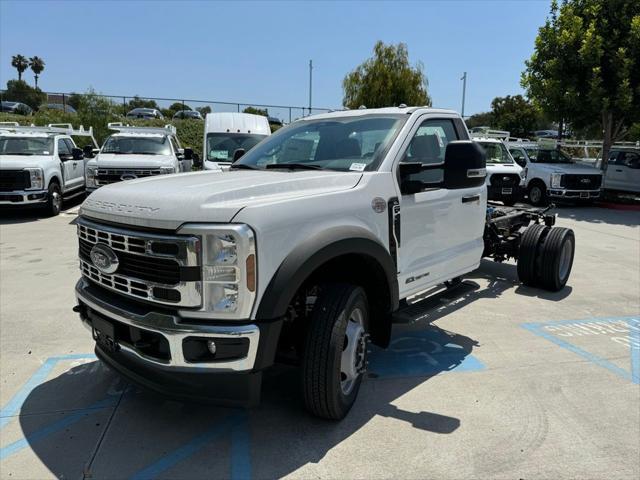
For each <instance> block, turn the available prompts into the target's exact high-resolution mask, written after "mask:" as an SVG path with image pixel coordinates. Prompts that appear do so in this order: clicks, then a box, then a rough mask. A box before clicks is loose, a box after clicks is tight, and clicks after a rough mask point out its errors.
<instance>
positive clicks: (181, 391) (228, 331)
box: [75, 278, 282, 406]
mask: <svg viewBox="0 0 640 480" xmlns="http://www.w3.org/2000/svg"><path fill="white" fill-rule="evenodd" d="M76 298H77V300H78V306H77V307H76V309H75V310H76V311H78V312H79V313H80V318H81V320H82V322H83V324H84V325H85V326H86V327H87V328H88V329H90V330H91V331H92V332H94V324H97V323H98V322H104V321H107V322H108V323H109V324H111V325H114V326H115V331H116V332H117V334H116V338H115V342H116V346H115V347H114V348H108V346H106V345H105V344H104V343H103V342H98V343H97V344H96V355H98V357H100V358H101V359H102V360H103V361H104V362H105V363H106V364H107V365H109V366H110V367H112V368H113V369H115V370H116V371H118V372H119V373H120V374H122V375H123V376H125V377H126V378H128V379H129V380H131V381H132V382H134V383H137V384H139V385H142V386H143V387H147V388H150V389H152V390H155V391H157V392H159V393H162V394H165V395H168V396H172V397H178V398H186V399H190V400H199V401H212V402H214V403H219V404H224V405H241V406H250V405H254V404H256V403H257V402H258V401H259V392H260V384H261V378H262V377H261V370H262V369H264V368H266V367H268V366H270V365H271V364H273V360H274V357H275V351H276V347H277V343H278V338H279V335H280V329H281V326H282V319H277V320H274V321H264V322H253V323H247V324H242V325H237V324H234V325H229V322H226V323H224V324H221V323H222V322H218V324H213V323H208V322H207V323H204V322H202V323H198V324H193V323H188V320H186V319H184V318H182V317H180V316H179V315H178V314H177V312H175V311H171V310H165V309H164V308H155V310H154V309H153V307H151V306H147V305H146V304H141V303H138V302H133V301H130V300H128V299H123V298H122V297H121V296H119V295H117V294H111V293H109V292H107V291H105V290H104V289H102V288H99V287H97V286H95V285H94V284H92V283H91V282H89V281H87V280H86V279H84V278H82V279H80V280H79V281H78V283H77V284H76ZM212 322H213V321H212ZM94 338H95V336H94ZM207 340H213V341H214V342H216V343H217V344H221V345H225V342H226V344H229V343H231V344H233V345H235V346H234V347H233V348H235V349H236V350H235V351H234V353H233V354H232V355H231V356H229V355H227V358H223V359H217V358H216V357H215V356H211V358H205V359H196V360H194V359H193V357H192V358H189V355H190V353H189V342H194V341H200V342H206V341H207ZM238 344H241V347H240V349H239V350H238V347H237V345H238ZM153 345H155V347H153Z"/></svg>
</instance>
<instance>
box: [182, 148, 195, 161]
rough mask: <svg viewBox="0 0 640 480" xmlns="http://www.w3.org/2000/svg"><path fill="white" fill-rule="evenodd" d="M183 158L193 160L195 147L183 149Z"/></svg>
mask: <svg viewBox="0 0 640 480" xmlns="http://www.w3.org/2000/svg"><path fill="white" fill-rule="evenodd" d="M182 159H183V160H193V149H191V148H185V149H183V151H182Z"/></svg>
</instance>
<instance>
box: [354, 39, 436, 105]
mask: <svg viewBox="0 0 640 480" xmlns="http://www.w3.org/2000/svg"><path fill="white" fill-rule="evenodd" d="M427 86H428V82H427V77H426V76H425V74H424V67H423V65H422V63H420V62H418V63H417V64H416V66H414V67H412V66H411V65H410V64H409V52H408V50H407V46H406V44H404V43H399V44H397V45H385V44H384V43H383V42H381V41H378V42H377V43H376V44H375V46H374V47H373V57H371V58H369V59H367V60H365V61H364V63H362V64H360V65H359V66H358V67H356V69H355V70H353V71H352V72H351V73H348V74H347V75H346V76H345V77H344V80H343V81H342V88H343V91H344V95H343V98H342V104H343V105H344V106H345V107H347V108H358V107H360V106H361V105H365V106H366V107H368V108H377V107H391V106H398V105H400V104H402V103H404V104H406V105H429V106H430V105H431V98H430V97H429V94H428V93H427Z"/></svg>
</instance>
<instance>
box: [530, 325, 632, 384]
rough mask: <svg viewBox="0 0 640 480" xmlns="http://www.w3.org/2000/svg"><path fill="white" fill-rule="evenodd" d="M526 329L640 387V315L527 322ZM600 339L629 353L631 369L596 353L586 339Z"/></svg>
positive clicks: (629, 366)
mask: <svg viewBox="0 0 640 480" xmlns="http://www.w3.org/2000/svg"><path fill="white" fill-rule="evenodd" d="M522 327H523V328H525V329H527V330H529V331H530V332H532V333H534V334H536V335H538V336H540V337H543V338H545V339H547V340H549V341H550V342H553V343H555V344H556V345H558V346H560V347H562V348H566V349H567V350H569V351H571V352H573V353H575V354H577V355H580V356H581V357H582V358H584V359H586V360H588V361H590V362H592V363H595V364H596V365H599V366H600V367H603V368H606V369H607V370H609V371H610V372H612V373H615V374H616V375H618V376H619V377H621V378H624V379H625V380H629V381H631V382H633V383H635V384H640V316H627V317H606V318H587V319H582V320H563V321H554V322H545V323H524V324H522ZM597 337H600V338H602V339H608V340H609V341H611V342H612V343H611V345H617V346H618V347H621V348H622V349H623V350H622V351H627V352H628V353H629V362H628V367H627V366H621V365H620V364H618V363H614V362H613V361H611V360H608V359H607V358H605V357H604V356H602V355H598V354H596V353H594V352H593V349H594V345H593V344H592V343H589V344H587V345H584V343H585V342H584V341H582V342H581V340H582V339H592V338H597Z"/></svg>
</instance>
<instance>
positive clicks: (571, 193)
mask: <svg viewBox="0 0 640 480" xmlns="http://www.w3.org/2000/svg"><path fill="white" fill-rule="evenodd" d="M548 193H549V196H550V197H554V198H566V199H568V200H569V199H570V200H580V199H591V198H600V189H598V190H563V189H558V188H551V189H549V192H548Z"/></svg>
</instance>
